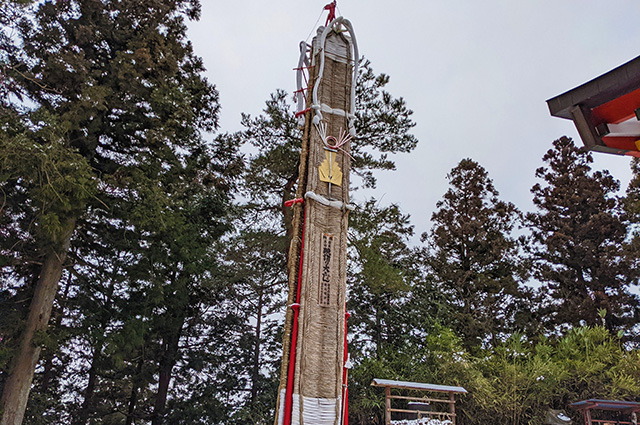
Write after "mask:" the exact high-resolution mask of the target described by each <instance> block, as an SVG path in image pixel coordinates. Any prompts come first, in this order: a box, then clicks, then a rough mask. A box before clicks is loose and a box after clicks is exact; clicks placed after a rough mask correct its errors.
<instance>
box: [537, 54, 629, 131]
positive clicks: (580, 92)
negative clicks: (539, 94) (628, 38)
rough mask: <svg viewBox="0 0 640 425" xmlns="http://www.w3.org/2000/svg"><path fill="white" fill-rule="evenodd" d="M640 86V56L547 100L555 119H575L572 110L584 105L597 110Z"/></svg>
mask: <svg viewBox="0 0 640 425" xmlns="http://www.w3.org/2000/svg"><path fill="white" fill-rule="evenodd" d="M639 86H640V56H638V57H636V58H634V59H632V60H630V61H629V62H627V63H625V64H622V65H620V66H619V67H617V68H615V69H613V70H611V71H609V72H607V73H605V74H602V75H601V76H599V77H596V78H594V79H593V80H591V81H588V82H586V83H584V84H582V85H580V86H578V87H576V88H573V89H571V90H569V91H567V92H565V93H562V94H560V95H558V96H556V97H553V98H551V99H549V100H547V106H548V107H549V112H551V115H553V116H554V117H560V118H566V119H573V117H572V113H571V110H572V109H573V108H574V107H575V106H577V105H582V106H583V107H586V108H595V107H597V106H600V105H603V104H605V103H607V102H609V101H611V100H613V99H616V98H618V97H620V96H623V95H625V94H627V93H630V92H632V91H633V90H635V89H637V88H638V87H639Z"/></svg>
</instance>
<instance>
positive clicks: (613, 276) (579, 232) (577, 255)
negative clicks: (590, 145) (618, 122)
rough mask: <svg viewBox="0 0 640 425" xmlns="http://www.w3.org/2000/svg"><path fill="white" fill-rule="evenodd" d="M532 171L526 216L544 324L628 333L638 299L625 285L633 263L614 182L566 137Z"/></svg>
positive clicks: (631, 277)
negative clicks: (542, 288) (544, 295)
mask: <svg viewBox="0 0 640 425" xmlns="http://www.w3.org/2000/svg"><path fill="white" fill-rule="evenodd" d="M543 160H544V161H545V162H546V163H547V165H546V166H545V167H541V168H539V169H538V170H537V171H536V176H537V177H538V178H539V179H541V180H542V183H538V184H536V185H535V186H533V188H532V189H531V192H532V193H533V195H534V198H533V202H534V205H535V206H536V207H537V212H532V213H529V214H527V220H528V221H529V225H530V228H531V231H532V239H533V244H532V248H533V256H534V260H535V269H534V270H535V277H536V278H537V279H538V280H540V281H541V282H544V283H545V284H546V289H547V291H548V293H549V294H550V296H551V298H552V302H549V303H548V308H547V310H546V312H545V314H546V319H547V320H546V322H547V323H546V324H547V327H548V328H549V329H554V328H557V327H558V326H563V325H564V326H567V325H569V326H579V325H580V324H586V325H590V326H595V325H599V324H601V323H602V321H601V320H602V318H601V317H600V316H599V312H601V311H603V310H606V316H605V317H604V324H605V325H606V327H607V328H608V329H610V330H616V331H617V330H624V331H631V328H632V327H633V326H634V324H635V322H636V320H635V319H634V317H636V315H637V313H638V307H639V303H638V298H637V296H635V295H633V294H631V293H630V292H629V286H630V285H632V284H634V283H635V282H636V281H637V278H638V269H637V267H636V266H635V263H636V262H637V261H636V259H635V258H634V257H633V256H632V255H624V254H625V250H626V251H627V252H629V250H628V249H626V248H625V245H626V240H625V239H626V236H627V229H626V226H625V223H624V222H623V217H622V211H621V206H620V203H619V202H618V200H617V199H616V197H615V196H614V194H615V192H616V191H617V190H618V188H619V183H618V181H616V180H615V179H614V178H613V177H612V176H611V175H610V174H609V173H608V172H606V171H595V172H594V171H591V168H590V165H589V164H590V163H591V162H593V159H592V157H591V155H590V154H588V153H586V152H585V151H584V150H583V149H578V148H577V147H576V146H575V145H574V143H573V142H572V141H571V140H570V139H568V138H562V139H559V140H556V141H555V142H554V147H553V149H550V150H549V151H548V152H547V153H546V154H545V156H544V157H543Z"/></svg>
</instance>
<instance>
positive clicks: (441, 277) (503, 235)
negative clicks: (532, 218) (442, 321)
mask: <svg viewBox="0 0 640 425" xmlns="http://www.w3.org/2000/svg"><path fill="white" fill-rule="evenodd" d="M447 178H448V180H449V185H450V187H449V190H448V191H447V192H446V193H445V194H444V197H443V199H442V200H440V201H438V203H437V204H436V207H437V210H436V212H434V213H433V215H432V217H431V220H432V222H433V227H432V229H431V230H430V232H429V233H424V234H423V235H422V240H423V241H425V242H427V243H428V248H429V252H428V259H427V261H428V264H429V267H430V270H431V272H432V273H433V276H434V279H435V280H436V285H437V287H438V288H439V289H440V290H441V292H442V293H443V294H444V296H445V297H446V298H447V303H448V304H449V309H450V314H451V318H450V321H451V327H452V328H453V329H455V330H456V332H458V333H459V335H460V336H461V337H462V340H463V343H464V346H465V348H466V349H468V350H470V351H472V352H474V351H477V350H478V349H479V348H481V347H483V346H484V345H485V344H486V343H491V344H496V343H497V341H499V337H501V336H502V335H504V334H508V333H510V332H512V331H513V330H514V329H515V328H516V327H517V326H518V324H517V318H516V315H517V314H518V311H517V309H516V307H517V305H518V302H519V300H521V299H522V297H523V293H522V290H521V289H520V286H519V284H520V282H521V281H522V279H523V277H524V274H525V272H524V268H523V261H522V259H521V257H520V252H519V250H520V248H519V243H518V240H516V239H515V238H514V237H512V236H511V233H512V231H513V230H514V227H515V226H516V225H517V223H518V220H519V212H518V210H517V209H516V207H515V206H514V205H513V204H511V203H509V202H504V201H501V200H500V199H499V198H498V191H497V190H496V189H495V187H494V186H493V182H492V181H491V179H489V176H488V174H487V171H486V170H485V169H484V168H483V167H482V166H480V165H479V164H478V163H477V162H475V161H473V160H471V159H463V160H462V161H460V163H459V164H458V165H457V166H456V167H455V168H453V169H452V170H451V172H450V173H449V174H448V175H447Z"/></svg>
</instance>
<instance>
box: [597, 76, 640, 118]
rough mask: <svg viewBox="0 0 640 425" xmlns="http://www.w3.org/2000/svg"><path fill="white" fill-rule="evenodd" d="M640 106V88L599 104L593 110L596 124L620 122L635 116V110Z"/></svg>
mask: <svg viewBox="0 0 640 425" xmlns="http://www.w3.org/2000/svg"><path fill="white" fill-rule="evenodd" d="M639 83H640V82H639ZM638 108H640V88H638V89H636V90H634V91H632V92H631V93H627V94H625V95H623V96H620V97H618V98H615V99H613V100H611V101H609V102H607V103H604V104H602V105H600V106H597V107H595V108H593V109H592V110H591V112H592V113H593V118H594V122H595V123H596V124H598V123H600V122H606V123H609V124H619V123H621V122H623V121H626V120H628V119H629V118H633V117H635V110H636V109H638Z"/></svg>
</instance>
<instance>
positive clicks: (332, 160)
mask: <svg viewBox="0 0 640 425" xmlns="http://www.w3.org/2000/svg"><path fill="white" fill-rule="evenodd" d="M324 154H325V157H326V158H325V160H324V161H322V164H320V166H319V167H318V172H319V174H320V180H322V181H323V182H327V183H331V184H335V185H336V186H342V170H340V166H339V165H338V163H337V162H336V156H337V155H336V152H331V151H325V153H324Z"/></svg>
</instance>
